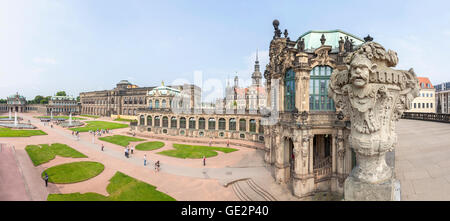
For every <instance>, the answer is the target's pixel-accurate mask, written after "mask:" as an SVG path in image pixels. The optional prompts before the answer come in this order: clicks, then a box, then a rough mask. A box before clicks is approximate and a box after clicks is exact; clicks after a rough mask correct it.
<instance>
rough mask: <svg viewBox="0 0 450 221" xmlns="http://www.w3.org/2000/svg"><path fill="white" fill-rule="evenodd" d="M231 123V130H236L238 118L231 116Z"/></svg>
mask: <svg viewBox="0 0 450 221" xmlns="http://www.w3.org/2000/svg"><path fill="white" fill-rule="evenodd" d="M229 124H230V125H228V127H229V130H236V119H235V118H230V122H229Z"/></svg>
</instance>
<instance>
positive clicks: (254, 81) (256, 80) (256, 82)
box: [252, 51, 262, 86]
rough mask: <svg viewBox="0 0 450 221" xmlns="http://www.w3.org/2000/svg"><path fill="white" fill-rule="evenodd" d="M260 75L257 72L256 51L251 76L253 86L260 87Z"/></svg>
mask: <svg viewBox="0 0 450 221" xmlns="http://www.w3.org/2000/svg"><path fill="white" fill-rule="evenodd" d="M261 79H262V74H261V72H260V71H259V61H258V51H256V61H255V70H254V71H253V74H252V84H253V85H255V86H261Z"/></svg>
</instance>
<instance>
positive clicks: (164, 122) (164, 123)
mask: <svg viewBox="0 0 450 221" xmlns="http://www.w3.org/2000/svg"><path fill="white" fill-rule="evenodd" d="M162 121H163V122H162V126H163V127H169V118H168V117H166V116H164V117H163V119H162Z"/></svg>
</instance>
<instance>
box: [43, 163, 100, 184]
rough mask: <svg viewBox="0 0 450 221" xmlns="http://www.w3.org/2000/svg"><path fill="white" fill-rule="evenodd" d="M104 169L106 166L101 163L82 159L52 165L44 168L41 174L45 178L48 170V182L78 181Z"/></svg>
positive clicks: (97, 173) (93, 175)
mask: <svg viewBox="0 0 450 221" xmlns="http://www.w3.org/2000/svg"><path fill="white" fill-rule="evenodd" d="M104 169H105V166H104V165H103V164H101V163H98V162H90V161H81V162H73V163H65V164H61V165H58V166H53V167H50V168H48V169H46V170H44V172H42V174H41V176H42V178H44V177H45V172H47V174H48V182H51V183H77V182H81V181H85V180H88V179H90V178H92V177H95V176H97V175H99V174H100V173H101V172H103V170H104Z"/></svg>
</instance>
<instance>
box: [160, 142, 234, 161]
mask: <svg viewBox="0 0 450 221" xmlns="http://www.w3.org/2000/svg"><path fill="white" fill-rule="evenodd" d="M173 147H174V148H175V150H165V151H162V152H159V153H158V154H162V155H166V156H170V157H177V158H183V159H184V158H192V159H198V158H202V157H203V156H205V157H214V156H217V154H218V153H217V152H216V151H221V152H224V153H230V152H233V151H237V149H234V148H227V147H209V146H197V145H186V144H173Z"/></svg>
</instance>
